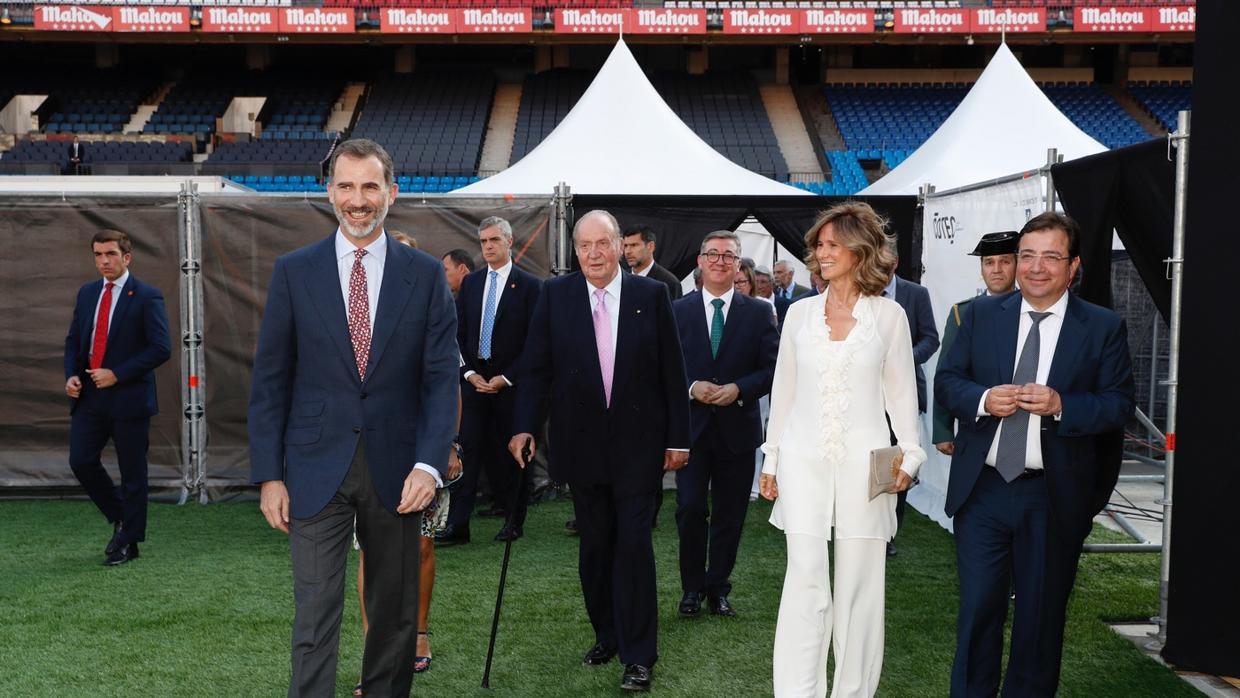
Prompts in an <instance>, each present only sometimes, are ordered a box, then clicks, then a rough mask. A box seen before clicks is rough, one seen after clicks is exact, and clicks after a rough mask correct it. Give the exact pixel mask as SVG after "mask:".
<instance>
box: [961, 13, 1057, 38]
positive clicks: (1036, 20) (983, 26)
mask: <svg viewBox="0 0 1240 698" xmlns="http://www.w3.org/2000/svg"><path fill="white" fill-rule="evenodd" d="M972 19H973V21H972V30H973V31H974V32H977V33H978V34H999V33H1002V32H1005V31H1006V32H1010V33H1013V34H1020V33H1025V32H1044V31H1046V8H1045V7H1005V8H1002V9H1000V8H994V7H979V8H977V9H975V10H973V18H972Z"/></svg>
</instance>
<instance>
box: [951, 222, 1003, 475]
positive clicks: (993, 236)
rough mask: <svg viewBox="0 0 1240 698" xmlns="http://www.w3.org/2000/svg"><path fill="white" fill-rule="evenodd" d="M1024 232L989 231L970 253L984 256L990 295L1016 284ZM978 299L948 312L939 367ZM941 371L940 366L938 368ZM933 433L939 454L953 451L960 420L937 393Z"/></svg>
mask: <svg viewBox="0 0 1240 698" xmlns="http://www.w3.org/2000/svg"><path fill="white" fill-rule="evenodd" d="M1019 237H1020V234H1019V233H1017V232H1016V231H1015V230H1008V231H1004V232H1001V233H986V234H985V235H983V236H982V239H981V240H979V241H978V243H977V247H975V248H973V251H972V252H970V253H969V254H970V255H972V256H974V257H980V258H981V267H982V282H983V283H984V284H985V285H986V293H985V295H987V296H1002V295H1003V294H1005V293H1010V292H1011V290H1012V289H1013V288H1015V287H1016V240H1017V238H1019ZM976 299H977V296H975V297H973V298H966V299H964V300H962V301H960V302H959V303H957V304H955V305H953V306H952V307H951V309H949V310H948V311H947V321H946V322H944V323H943V343H942V344H940V345H939V362H938V366H940V367H941V366H942V365H943V360H944V359H945V358H946V357H947V353H948V352H949V351H951V348H952V342H954V341H956V331H957V330H958V329H959V328H960V315H961V313H963V312H964V309H965V308H966V307H968V305H969V303H972V302H973V301H974V300H976ZM935 371H936V372H937V371H938V369H937V368H936V369H935ZM930 420H931V425H932V429H933V433H932V434H931V436H930V441H931V442H933V443H934V447H935V448H936V449H938V451H939V453H942V454H943V455H945V456H950V455H951V454H952V439H954V438H955V436H956V419H955V417H952V415H951V413H950V412H948V411H947V408H945V407H943V403H942V402H941V401H940V400H939V396H938V395H935V396H934V410H933V412H932V414H931V416H930Z"/></svg>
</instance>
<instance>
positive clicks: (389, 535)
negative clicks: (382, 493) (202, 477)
mask: <svg viewBox="0 0 1240 698" xmlns="http://www.w3.org/2000/svg"><path fill="white" fill-rule="evenodd" d="M355 521H356V526H357V539H358V542H359V543H360V544H361V546H362V549H363V550H365V551H366V566H365V574H366V591H365V596H366V598H365V604H366V615H367V617H368V618H369V619H370V629H369V631H368V633H367V635H366V647H365V650H364V653H363V655H362V689H363V690H364V691H365V693H366V695H367V696H401V697H402V698H403V697H404V696H408V695H409V691H410V688H411V687H412V684H413V657H414V650H416V649H417V646H416V641H417V628H418V579H419V573H420V570H421V566H420V557H419V555H420V552H421V549H420V543H421V524H422V521H421V514H418V513H413V514H405V515H403V516H401V515H397V514H393V513H392V512H390V511H388V510H387V509H385V508H384V507H383V505H382V504H381V503H380V502H379V498H378V496H377V495H376V494H375V488H374V483H373V482H372V481H371V477H370V470H369V468H367V466H366V449H365V445H364V443H363V442H361V441H359V442H358V447H357V451H356V453H355V454H354V456H353V462H352V463H351V464H350V466H349V473H348V475H347V476H345V479H344V482H343V483H342V484H341V485H340V489H339V490H338V491H337V492H336V495H335V496H334V497H332V498H331V500H330V501H329V502H328V503H327V506H325V507H323V510H322V511H320V512H319V513H317V514H315V515H314V516H312V517H310V518H308V519H296V518H293V519H290V521H289V552H290V553H291V556H292V559H293V598H294V601H295V603H296V607H297V610H296V615H295V617H294V620H293V655H292V680H291V681H290V683H289V689H288V695H289V696H290V697H292V696H298V697H301V696H306V697H310V696H324V697H327V696H332V695H334V694H335V690H336V660H337V651H338V649H339V645H340V619H341V616H342V614H343V611H344V586H345V584H344V582H345V567H346V563H347V561H348V557H349V546H350V543H351V540H352V536H351V534H352V533H353V528H354V522H355Z"/></svg>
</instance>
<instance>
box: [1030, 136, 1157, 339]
mask: <svg viewBox="0 0 1240 698" xmlns="http://www.w3.org/2000/svg"><path fill="white" fill-rule="evenodd" d="M1174 152H1175V151H1174V150H1172V151H1171V153H1172V154H1174ZM1167 154H1168V150H1167V140H1166V139H1164V138H1157V139H1154V140H1151V141H1147V142H1145V143H1139V144H1137V145H1133V146H1129V147H1127V148H1120V149H1118V150H1112V151H1109V152H1106V153H1099V154H1098V155H1091V156H1089V157H1084V158H1080V159H1077V160H1072V161H1070V162H1065V163H1063V164H1060V165H1055V166H1054V167H1052V168H1051V176H1052V178H1053V180H1054V182H1055V190H1056V191H1057V192H1058V193H1059V198H1060V201H1062V202H1063V207H1064V210H1065V211H1067V212H1068V215H1070V216H1072V217H1073V218H1075V219H1076V221H1077V222H1078V223H1080V224H1081V238H1082V239H1081V266H1082V268H1083V272H1082V274H1081V280H1080V286H1079V288H1078V292H1079V293H1080V295H1081V297H1083V298H1085V299H1086V300H1089V301H1091V302H1094V303H1098V304H1099V305H1104V306H1106V307H1108V308H1109V307H1111V230H1112V229H1114V230H1115V231H1116V233H1118V234H1119V238H1120V240H1121V241H1123V243H1124V248H1125V249H1126V250H1128V253H1129V256H1130V257H1131V259H1132V264H1133V266H1134V267H1135V268H1136V270H1137V273H1138V274H1139V275H1140V276H1141V280H1142V281H1143V282H1145V286H1146V288H1148V289H1149V291H1150V296H1151V297H1152V298H1153V299H1154V305H1155V306H1156V307H1157V308H1158V312H1159V313H1161V314H1162V316H1163V319H1164V320H1168V319H1169V318H1170V317H1171V282H1170V281H1169V280H1168V279H1167V275H1166V266H1165V265H1164V264H1163V260H1164V259H1167V258H1168V257H1170V256H1171V225H1172V217H1173V215H1174V213H1175V162H1174V161H1173V160H1168V158H1167Z"/></svg>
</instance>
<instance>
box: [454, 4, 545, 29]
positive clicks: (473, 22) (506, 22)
mask: <svg viewBox="0 0 1240 698" xmlns="http://www.w3.org/2000/svg"><path fill="white" fill-rule="evenodd" d="M458 12H459V13H460V14H459V15H457V19H456V29H457V31H458V32H460V33H462V34H501V33H507V32H531V31H533V30H534V14H533V10H531V9H530V8H528V7H506V8H504V9H502V10H501V9H494V8H493V9H489V10H482V9H477V10H458Z"/></svg>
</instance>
